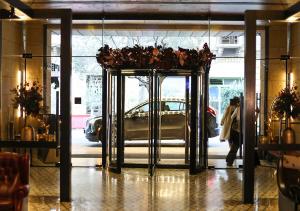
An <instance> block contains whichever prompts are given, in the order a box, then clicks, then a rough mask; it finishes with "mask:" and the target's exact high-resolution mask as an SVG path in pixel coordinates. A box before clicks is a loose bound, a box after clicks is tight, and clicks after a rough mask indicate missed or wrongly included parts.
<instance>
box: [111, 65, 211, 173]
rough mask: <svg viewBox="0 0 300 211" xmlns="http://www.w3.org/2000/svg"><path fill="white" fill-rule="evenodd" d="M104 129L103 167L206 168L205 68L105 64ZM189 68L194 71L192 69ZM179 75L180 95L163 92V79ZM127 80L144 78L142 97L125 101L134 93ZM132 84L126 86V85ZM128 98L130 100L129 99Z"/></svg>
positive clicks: (114, 168) (177, 77) (152, 169)
mask: <svg viewBox="0 0 300 211" xmlns="http://www.w3.org/2000/svg"><path fill="white" fill-rule="evenodd" d="M107 73H108V74H107V87H108V91H107V94H108V95H107V115H106V117H105V118H106V121H107V130H106V135H107V137H108V151H109V162H108V164H109V168H110V169H112V170H113V171H115V172H121V169H122V167H147V168H148V172H149V175H153V174H154V173H155V169H156V168H187V169H190V172H191V173H197V172H199V171H201V169H204V168H206V154H207V153H206V146H205V144H206V141H205V139H207V136H206V135H205V134H206V127H205V124H204V122H205V121H204V119H205V118H206V114H205V113H206V112H204V111H205V110H206V108H205V107H206V106H205V83H204V82H205V74H204V72H194V71H190V70H163V71H160V70H153V69H149V70H107ZM192 73H194V74H192ZM168 78H173V79H174V78H176V79H177V80H181V82H182V84H183V86H182V89H183V91H182V93H183V96H184V98H183V99H176V98H163V95H162V94H163V93H164V92H165V90H164V89H165V88H164V86H162V84H163V82H164V81H165V82H166V81H167V80H168ZM133 80H138V81H139V83H140V82H142V83H144V88H145V90H146V95H145V96H146V97H144V98H145V99H144V100H145V102H142V103H140V104H138V105H137V106H133V108H131V109H129V110H126V108H128V107H129V106H128V105H127V104H128V101H126V102H127V103H125V99H126V97H127V98H130V97H132V96H137V95H135V94H134V93H133V91H130V92H129V93H130V94H128V93H127V94H126V89H130V86H128V85H127V84H131V85H132V84H133V82H132V81H133ZM131 89H132V88H131ZM130 103H132V102H130Z"/></svg>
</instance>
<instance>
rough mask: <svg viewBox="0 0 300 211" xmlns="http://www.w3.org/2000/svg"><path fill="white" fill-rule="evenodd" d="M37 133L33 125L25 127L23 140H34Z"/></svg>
mask: <svg viewBox="0 0 300 211" xmlns="http://www.w3.org/2000/svg"><path fill="white" fill-rule="evenodd" d="M34 138H35V134H34V129H33V127H28V126H26V127H23V128H22V130H21V140H22V141H34Z"/></svg>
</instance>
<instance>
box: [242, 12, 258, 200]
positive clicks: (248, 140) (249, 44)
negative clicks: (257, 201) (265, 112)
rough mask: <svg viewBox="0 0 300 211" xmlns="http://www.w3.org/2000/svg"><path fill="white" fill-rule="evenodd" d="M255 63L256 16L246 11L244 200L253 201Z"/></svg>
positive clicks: (243, 129)
mask: <svg viewBox="0 0 300 211" xmlns="http://www.w3.org/2000/svg"><path fill="white" fill-rule="evenodd" d="M255 63H256V17H255V13H253V12H251V11H246V13H245V73H244V74H245V84H244V86H245V88H244V90H245V97H244V110H243V113H242V115H243V117H244V118H243V120H244V122H243V128H242V131H243V142H244V161H243V162H244V173H243V202H244V203H253V194H254V140H255V113H254V110H255V69H256V68H255Z"/></svg>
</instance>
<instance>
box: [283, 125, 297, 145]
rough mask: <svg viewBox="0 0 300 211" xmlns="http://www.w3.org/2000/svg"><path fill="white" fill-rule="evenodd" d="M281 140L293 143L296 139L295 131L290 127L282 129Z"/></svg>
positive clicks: (285, 142)
mask: <svg viewBox="0 0 300 211" xmlns="http://www.w3.org/2000/svg"><path fill="white" fill-rule="evenodd" d="M282 141H283V143H284V144H294V143H295V141H296V135H295V131H294V130H293V129H292V128H291V127H287V128H285V129H284V130H283V133H282Z"/></svg>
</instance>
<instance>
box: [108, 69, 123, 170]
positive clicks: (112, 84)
mask: <svg viewBox="0 0 300 211" xmlns="http://www.w3.org/2000/svg"><path fill="white" fill-rule="evenodd" d="M107 85H108V98H107V101H108V104H107V137H108V148H109V168H110V169H111V170H112V171H114V172H121V166H120V161H119V157H120V155H118V153H119V151H118V132H119V131H118V127H117V123H118V115H117V114H118V113H117V110H118V108H117V106H118V103H117V102H118V91H120V89H118V85H119V83H118V77H117V76H115V75H113V74H112V73H111V72H109V73H108V80H107Z"/></svg>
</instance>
